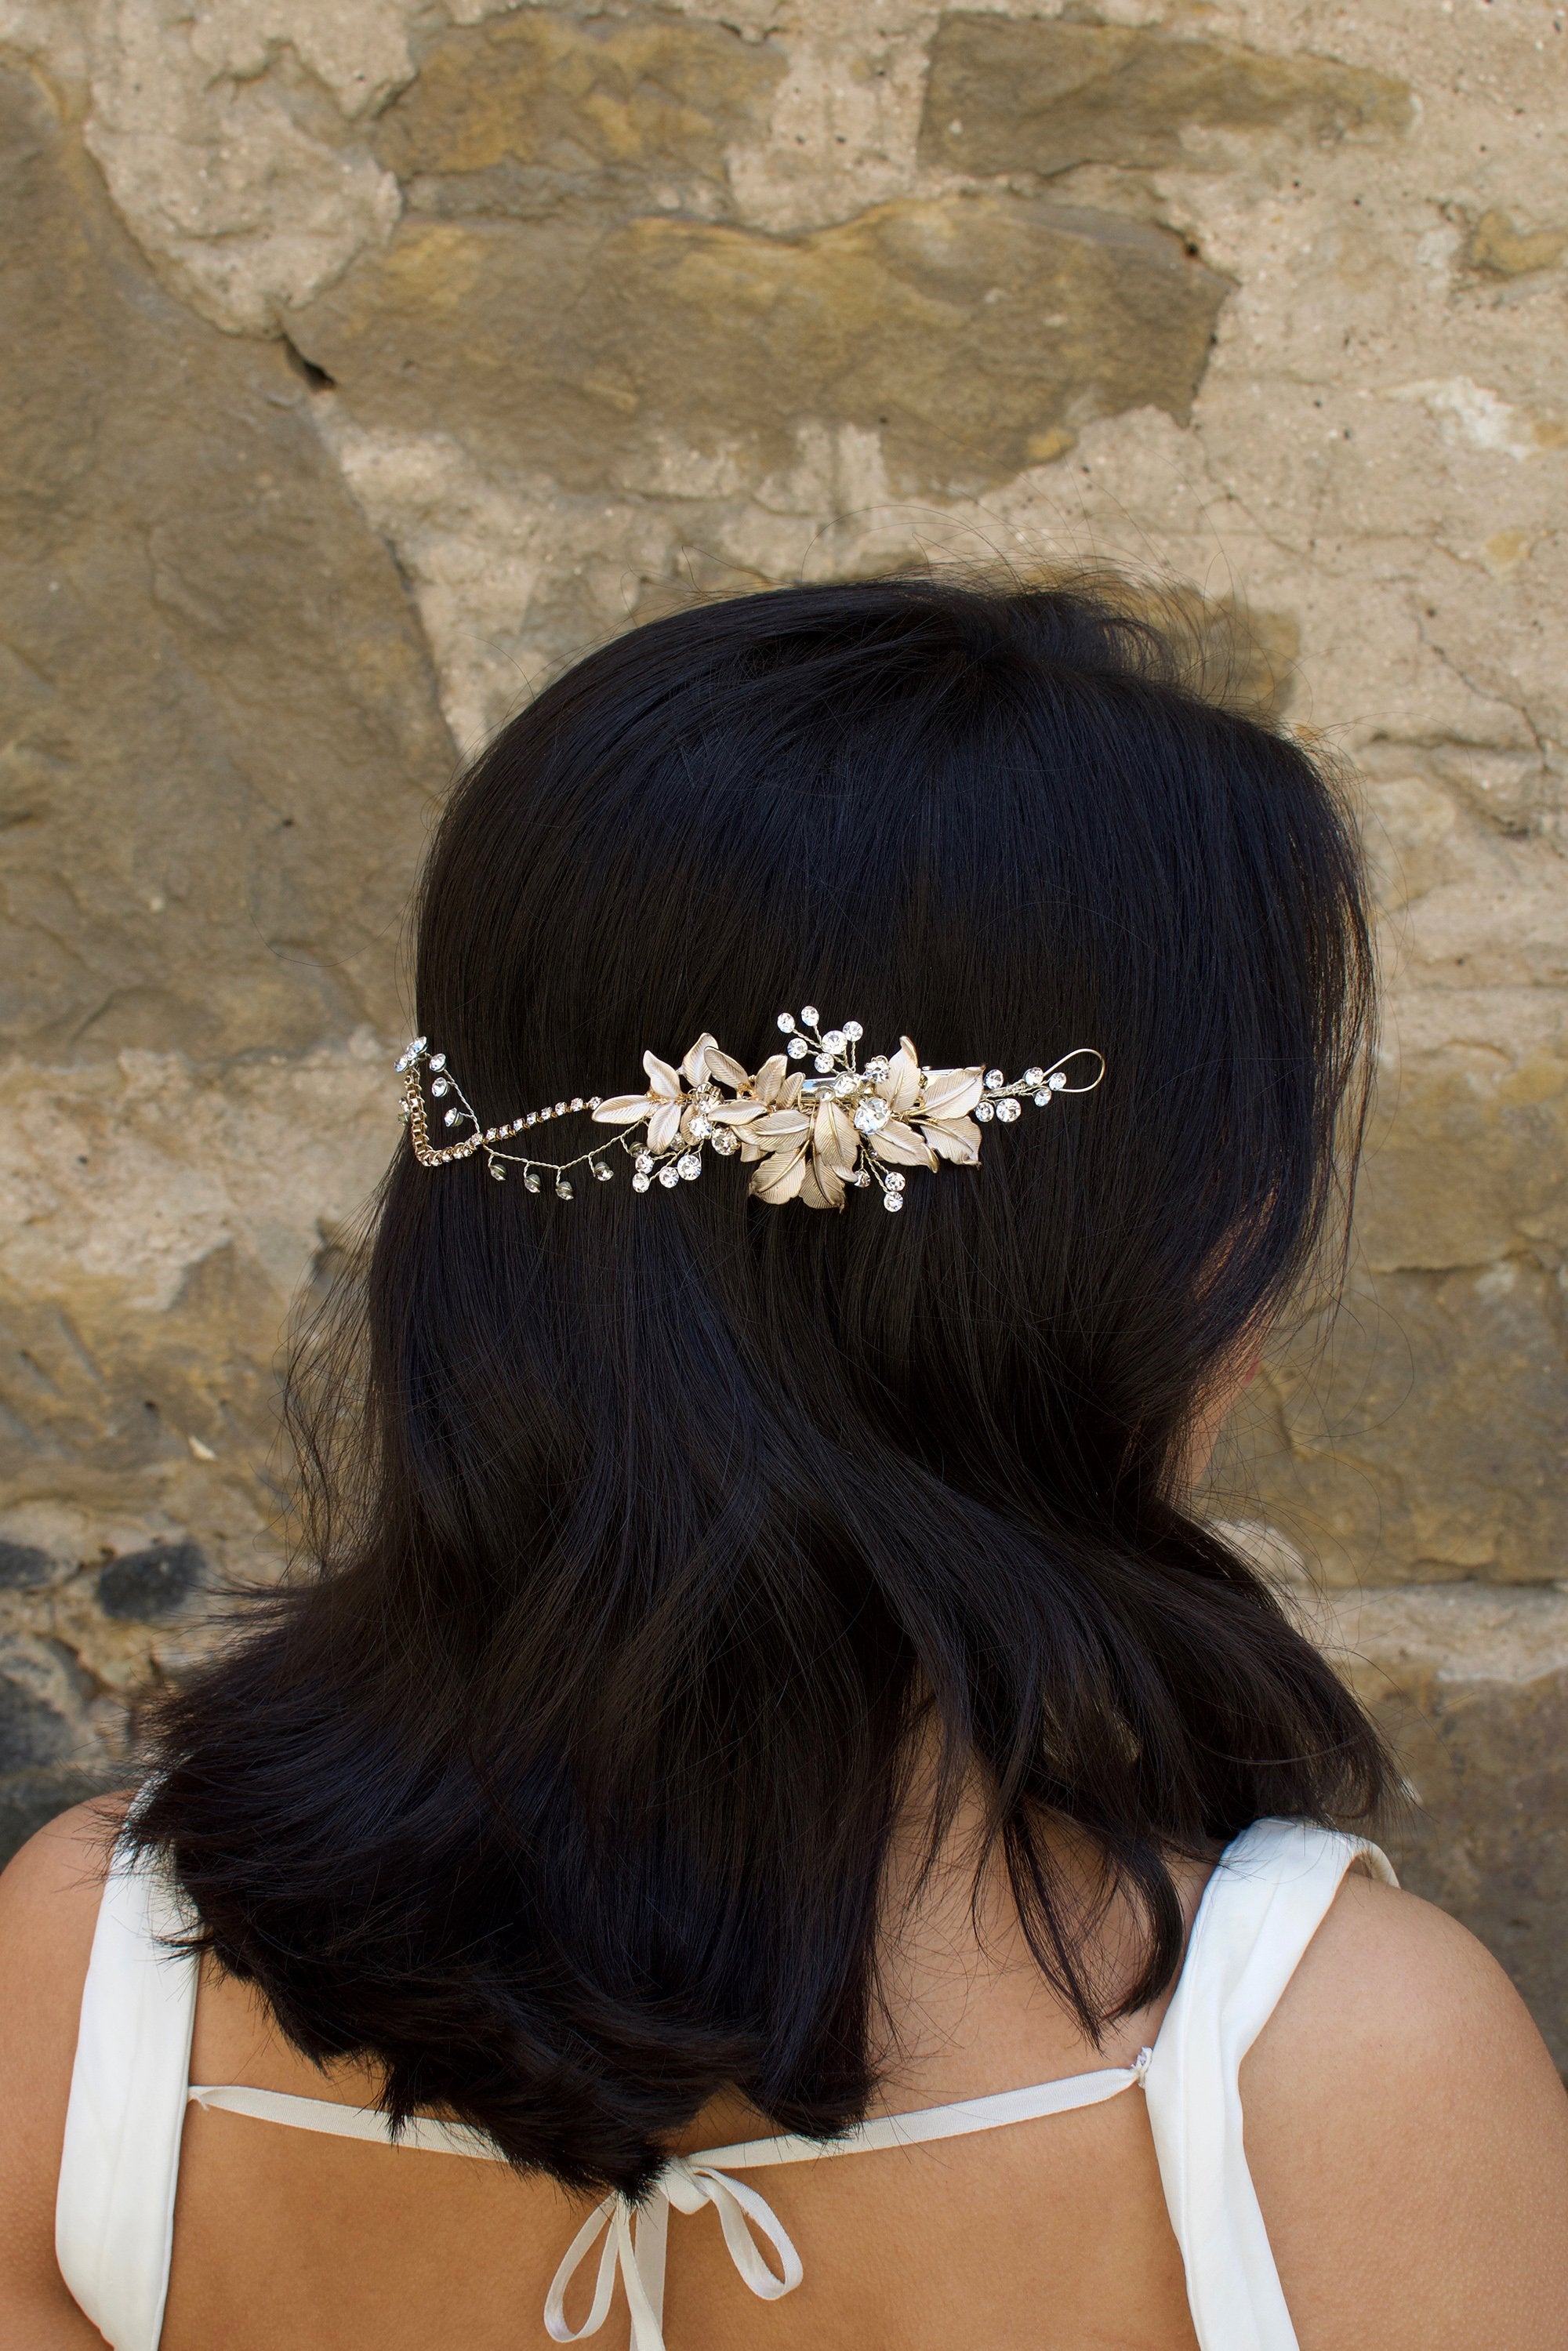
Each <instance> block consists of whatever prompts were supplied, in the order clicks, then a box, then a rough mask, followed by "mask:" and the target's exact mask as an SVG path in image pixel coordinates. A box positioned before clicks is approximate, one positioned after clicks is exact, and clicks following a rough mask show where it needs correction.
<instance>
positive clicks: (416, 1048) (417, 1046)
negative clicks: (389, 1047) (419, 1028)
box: [408, 1037, 430, 1057]
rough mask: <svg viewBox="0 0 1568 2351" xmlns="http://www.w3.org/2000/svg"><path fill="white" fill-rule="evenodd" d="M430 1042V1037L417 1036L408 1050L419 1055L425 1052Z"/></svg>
mask: <svg viewBox="0 0 1568 2351" xmlns="http://www.w3.org/2000/svg"><path fill="white" fill-rule="evenodd" d="M429 1042H430V1040H429V1038H428V1037H416V1038H415V1039H414V1040H413V1044H412V1045H411V1046H410V1047H409V1049H408V1050H409V1051H410V1052H411V1053H413V1054H414V1055H415V1056H416V1057H417V1056H418V1055H419V1054H421V1053H423V1050H424V1049H425V1047H426V1046H427V1045H428V1044H429Z"/></svg>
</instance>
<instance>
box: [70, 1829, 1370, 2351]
mask: <svg viewBox="0 0 1568 2351" xmlns="http://www.w3.org/2000/svg"><path fill="white" fill-rule="evenodd" d="M1358 1857H1359V1858H1361V1859H1363V1860H1364V1862H1365V1863H1366V1864H1367V1865H1368V1866H1370V1867H1371V1869H1372V1870H1373V1871H1374V1872H1375V1875H1377V1876H1380V1877H1383V1878H1385V1879H1386V1880H1387V1881H1388V1882H1389V1883H1390V1884H1391V1885H1392V1884H1393V1883H1394V1873H1393V1871H1392V1870H1391V1869H1390V1867H1389V1865H1388V1863H1387V1862H1386V1860H1385V1858H1384V1856H1383V1855H1382V1854H1381V1853H1380V1852H1379V1851H1378V1850H1377V1848H1376V1846H1375V1845H1369V1844H1364V1842H1362V1840H1360V1839H1359V1838H1355V1837H1348V1836H1340V1835H1335V1834H1332V1833H1331V1832H1330V1831H1328V1830H1326V1829H1316V1828H1308V1827H1304V1826H1302V1825H1301V1823H1294V1822H1288V1821H1258V1822H1255V1823H1254V1824H1253V1825H1252V1827H1250V1828H1249V1829H1247V1830H1246V1831H1244V1832H1243V1834H1241V1835H1240V1836H1239V1837H1238V1838H1237V1839H1236V1840H1235V1842H1234V1843H1233V1844H1230V1845H1229V1846H1228V1848H1227V1850H1226V1852H1225V1854H1224V1855H1223V1856H1222V1858H1221V1860H1220V1863H1219V1865H1218V1868H1217V1869H1216V1870H1215V1872H1214V1875H1213V1876H1212V1877H1211V1878H1210V1879H1209V1882H1208V1884H1207V1886H1206V1888H1205V1890H1204V1895H1203V1899H1202V1902H1201V1903H1200V1905H1199V1907H1198V1912H1197V1920H1196V1922H1195V1924H1194V1927H1193V1932H1192V1936H1191V1939H1190V1941H1189V1944H1188V1947H1187V1954H1186V1961H1185V1963H1184V1965H1183V1968H1182V1971H1181V1975H1180V1978H1179V1980H1178V1981H1177V1984H1176V1993H1175V1996H1174V1997H1173V1999H1172V2001H1171V2004H1170V2006H1169V2008H1168V2009H1167V2010H1166V2017H1165V2022H1164V2023H1163V2024H1162V2025H1161V2027H1160V2032H1159V2035H1158V2038H1157V2039H1156V2041H1155V2045H1154V2047H1153V2049H1152V2050H1145V2051H1144V2052H1142V2053H1141V2054H1140V2056H1139V2057H1138V2059H1137V2062H1136V2063H1135V2064H1133V2065H1131V2066H1118V2067H1114V2068H1108V2069H1106V2070H1104V2071H1102V2072H1099V2073H1093V2074H1073V2075H1071V2077H1069V2078H1068V2079H1066V2080H1063V2081H1056V2082H1045V2083H1041V2084H1040V2085H1038V2086H1036V2087H1034V2088H1030V2089H1023V2090H1004V2091H1002V2092H1001V2093H1000V2094H999V2095H997V2096H995V2097H987V2098H974V2099H969V2100H967V2101H966V2102H964V2103H962V2104H959V2105H947V2106H931V2107H927V2108H925V2110H924V2111H922V2112H920V2113H917V2114H906V2115H896V2116H888V2117H885V2118H883V2119H882V2120H879V2121H876V2122H872V2123H867V2124H865V2125H864V2126H862V2128H861V2129H860V2130H858V2131H855V2132H852V2134H851V2135H850V2136H849V2137H846V2138H842V2139H837V2140H833V2141H831V2142H830V2143H828V2144H827V2145H825V2146H824V2145H823V2144H821V2142H820V2141H817V2140H813V2139H805V2138H795V2137H780V2138H764V2139H752V2140H749V2141H747V2142H745V2143H744V2144H742V2145H740V2146H737V2147H711V2148H707V2149H706V2150H704V2151H703V2152H702V2153H701V2154H697V2155H690V2156H683V2157H680V2158H675V2159H674V2160H673V2161H672V2162H670V2163H669V2164H668V2165H666V2167H665V2168H664V2171H663V2172H662V2173H661V2175H660V2178H659V2181H658V2184H657V2186H656V2188H655V2189H654V2190H653V2193H652V2195H651V2196H650V2197H649V2198H648V2199H647V2200H646V2201H645V2203H644V2204H643V2207H642V2208H641V2210H636V2209H635V2208H633V2207H632V2206H631V2205H629V2204H628V2203H627V2202H626V2200H625V2199H624V2198H622V2197H620V2196H613V2195H612V2196H607V2197H606V2198H605V2199H604V2200H603V2202H602V2203H601V2205H599V2207H598V2208H597V2210H595V2211H594V2212H592V2213H591V2215H590V2216H589V2218H588V2220H586V2221H585V2222H584V2223H583V2226H582V2228H581V2229H580V2231H579V2232H578V2234H577V2236H576V2238H575V2239H574V2240H573V2241H572V2242H571V2244H570V2246H568V2248H567V2249H566V2252H565V2253H564V2254H563V2256H562V2259H561V2263H560V2267H559V2270H558V2271H557V2273H556V2277H555V2282H554V2283H553V2285H552V2286H551V2288H550V2291H549V2298H548V2300H547V2302H546V2305H545V2325H546V2328H547V2330H548V2332H549V2335H551V2337H552V2338H553V2339H554V2340H555V2341H556V2342H558V2343H575V2342H580V2340H581V2339H582V2338H583V2337H584V2336H585V2335H593V2334H597V2332H598V2331H599V2329H600V2328H601V2326H602V2325H603V2324H604V2321H605V2319H606V2317H607V2316H608V2314H609V2311H610V2305H611V2298H612V2294H613V2292H614V2286H615V2281H616V2276H617V2273H619V2275H620V2277H621V2280H622V2284H623V2286H624V2289H625V2293H626V2297H627V2302H628V2304H629V2307H630V2310H631V2314H632V2337H631V2351H664V2335H663V2331H662V2315H661V2314H662V2310H663V2304H664V2258H665V2248H666V2242H667V2235H668V2227H669V2216H670V2213H671V2210H675V2211H678V2212H685V2213H693V2212H699V2211H700V2210H702V2208H703V2206H704V2205H705V2204H711V2205H712V2206H713V2208H714V2210H715V2211H716V2214H717V2217H718V2220H719V2222H720V2225H721V2227H722V2229H723V2231H724V2240H725V2242H726V2244H727V2246H728V2248H729V2251H730V2254H731V2257H732V2258H733V2260H734V2262H735V2264H736V2267H737V2271H738V2272H739V2273H740V2275H741V2277H742V2278H743V2279H744V2281H745V2283H747V2285H748V2286H749V2287H750V2288H751V2290H752V2292H753V2293H754V2294H758V2295H760V2296H761V2297H762V2298H763V2299H764V2300H765V2301H773V2300H776V2299H777V2298H778V2296H779V2295H780V2294H788V2293H789V2292H790V2291H791V2289H792V2288H793V2287H795V2286H796V2285H798V2284H799V2283H800V2278H801V2274H802V2266H801V2260H800V2254H799V2253H798V2252H797V2251H796V2249H795V2247H794V2245H793V2244H792V2243H791V2242H790V2241H789V2237H788V2235H787V2234H786V2233H785V2231H784V2229H783V2227H782V2225H781V2223H780V2222H779V2219H778V2217H777V2215H776V2214H775V2213H774V2211H773V2210H772V2208H771V2207H770V2206H769V2205H768V2202H767V2200H766V2199H765V2198H764V2197H763V2196H762V2195H761V2194H760V2193H759V2192H758V2189H755V2188H754V2187H752V2186H751V2185H750V2184H749V2182H748V2181H747V2179H742V2178H737V2176H736V2175H737V2174H739V2173H748V2172H753V2171H759V2170H763V2169H765V2168H768V2166H770V2165H773V2164H779V2163H796V2162H801V2161H804V2160H806V2159H807V2158H810V2159H812V2160H815V2161H818V2162H820V2161H821V2159H822V2158H823V2157H824V2156H840V2155H843V2156H848V2155H853V2154H856V2153H857V2152H863V2151H868V2150H870V2149H872V2148H876V2147H897V2146H909V2145H913V2144H914V2143H915V2142H916V2141H918V2140H921V2139H933V2138H949V2137H959V2136H962V2135H963V2134H965V2133H967V2132H970V2131H980V2130H996V2129H1000V2128H1002V2127H1005V2126H1007V2125H1008V2124H1010V2123H1020V2122H1028V2121H1031V2120H1033V2119H1035V2118H1036V2117H1038V2116H1044V2115H1051V2114H1061V2113H1065V2112H1066V2111H1068V2110H1069V2109H1070V2108H1071V2107H1074V2106H1086V2105H1097V2104H1098V2103H1100V2102H1101V2101H1102V2100H1103V2099H1106V2098H1112V2097H1116V2096H1118V2095H1120V2094H1121V2093H1122V2092H1123V2091H1125V2090H1131V2089H1136V2088H1141V2089H1142V2091H1143V2094H1144V2096H1145V2098H1146V2099H1147V2101H1148V2108H1149V2121H1150V2125H1151V2127H1152V2129H1153V2132H1154V2140H1155V2152H1156V2154H1157V2156H1158V2158H1159V2167H1160V2179H1161V2181H1162V2183H1163V2185H1164V2188H1165V2194H1166V2206H1167V2208H1168V2210H1169V2212H1170V2218H1171V2226H1172V2228H1173V2229H1174V2231H1175V2232H1176V2242H1177V2243H1178V2245H1179V2246H1180V2248H1181V2254H1182V2260H1183V2262H1184V2263H1185V2264H1186V2290H1187V2300H1188V2302H1189V2304H1190V2305H1191V2310H1192V2322H1193V2328H1194V2331H1195V2333H1196V2334H1197V2340H1198V2343H1199V2345H1200V2346H1201V2351H1297V2345H1296V2335H1295V2329H1294V2328H1293V2326H1292V2325H1291V2316H1290V2313H1289V2311H1288V2310H1287V2309H1286V2307H1285V2298H1284V2295H1283V2294H1282V2293H1281V2287H1280V2279H1279V2273H1278V2272H1277V2271H1276V2269H1275V2266H1274V2258H1273V2254H1272V2253H1271V2252H1270V2246H1269V2238H1268V2232H1267V2231H1266V2230H1265V2228H1264V2225H1263V2215H1262V2213H1261V2211H1260V2209H1259V2204H1258V2198H1257V2195H1256V2193H1255V2192H1254V2189H1253V2186H1252V2180H1251V2176H1250V2174H1249V2171H1248V2168H1247V2156H1246V2151H1245V2148H1244V2147H1243V2144H1242V2135H1241V2095H1240V2090H1239V2072H1240V2066H1241V2061H1242V2059H1243V2058H1244V2057H1245V2055H1246V2054H1247V2052H1248V2050H1249V2048H1250V2047H1251V2046H1252V2043H1253V2042H1254V2041H1255V2040H1256V2039H1257V2037H1258V2035H1259V2033H1260V2032H1261V2031H1262V2028H1263V2026H1264V2025H1265V2024H1266V2023H1267V2022H1268V2020H1269V2018H1270V2015H1271V2014H1272V2013H1273V2011H1274V2007H1275V2004H1276V2003H1277V2001H1279V1999H1280V1996H1281V1993H1282V1992H1283V1991H1284V1989H1285V1986H1286V1985H1287V1984H1288V1983H1289V1981H1290V1980H1291V1975H1292V1974H1293V1973H1294V1971H1295V1968H1296V1964H1297V1962H1298V1960H1299V1959H1301V1954H1302V1952H1303V1951H1304V1950H1305V1949H1306V1948H1307V1945H1308V1944H1309V1943H1310V1942H1311V1940H1312V1937H1313V1935H1314V1934H1315V1933H1316V1932H1317V1929H1318V1928H1319V1926H1320V1925H1321V1924H1322V1919H1323V1917H1325V1915H1326V1914H1327V1911H1328V1908H1329V1905H1330V1904H1331V1903H1332V1902H1333V1898H1334V1896H1335V1894H1336V1893H1337V1891H1338V1889H1339V1884H1340V1880H1341V1879H1342V1878H1343V1876H1344V1873H1345V1871H1346V1870H1347V1869H1348V1868H1349V1867H1350V1865H1351V1864H1352V1863H1353V1862H1354V1861H1355V1860H1356V1859H1357V1858H1358ZM180 1923H181V1914H180V1912H179V1909H178V1907H177V1905H176V1903H175V1900H174V1897H173V1895H172V1890H171V1888H170V1887H169V1886H168V1885H167V1883H166V1882H165V1881H164V1879H163V1878H162V1876H160V1875H159V1874H158V1873H157V1872H156V1871H154V1870H151V1869H148V1868H145V1867H126V1866H123V1865H121V1864H120V1863H119V1862H118V1861H117V1863H116V1865H115V1866H114V1868H113V1869H112V1870H111V1872H110V1876H109V1878H108V1880H107V1881H106V1884H105V1887H104V1893H103V1899H102V1904H101V1907H100V1908H99V1920H98V1929H97V1933H96V1935H95V1937H94V1938H93V1947H92V1958H91V1961H90V1963H89V1968H88V1973H87V1980H86V1983H85V1985H84V1987H83V1991H82V2006H81V2023H80V2028H79V2031H78V2037H77V2051H76V2063H75V2066H74V2069H73V2071H72V2074H71V2090H70V2104H69V2107H68V2112H67V2116H66V2134H65V2146H64V2149H63V2152H62V2155H61V2158H60V2178H59V2189H58V2194H57V2201H56V2213H55V2246H56V2253H57V2259H58V2262H59V2266H60V2273H61V2274H62V2276H63V2277H64V2279H65V2281H66V2283H67V2285H68V2287H69V2288H70V2291H71V2293H72V2294H73V2295H74V2296H75V2298H76V2300H77V2301H78V2304H80V2305H81V2308H82V2309H83V2310H84V2311H85V2312H86V2314H87V2315H88V2316H89V2318H90V2319H91V2320H92V2322H93V2324H94V2325H95V2326H97V2327H98V2329H99V2333H100V2334H101V2335H103V2336H104V2338H105V2340H106V2341H107V2342H108V2343H110V2344H111V2345H112V2346H115V2351H158V2339H159V2336H160V2335H161V2334H162V2325H163V2304H164V2300H165V2297H166V2295H167V2293H168V2286H169V2264H170V2258H171V2253H172V2242H173V2230H174V2190H175V2185H176V2182H177V2180H178V2177H179V2168H180V2138H181V2132H182V2128H183V2123H184V2116H185V2108H186V2105H188V2104H189V2103H191V2102H192V2101H194V2102H195V2103H196V2104H197V2105H204V2106H209V2107H221V2108H224V2109H225V2110H227V2111H228V2112H230V2113H235V2114H246V2115H253V2116H258V2117H260V2118H261V2119H263V2120H266V2121H270V2122H276V2123H286V2124H289V2125H292V2126H296V2127H298V2128H302V2129H306V2130H319V2131H326V2132H330V2133H333V2134H335V2135H336V2136H338V2137H350V2138H366V2139H377V2140H382V2141H384V2140H385V2139H386V2138H387V2137H388V2130H387V2123H386V2117H385V2116H383V2115H382V2114H381V2113H379V2112H376V2111H374V2110H370V2111H367V2110H363V2109H361V2108H358V2107H353V2106H340V2105H333V2104H332V2103H331V2102H330V2101H329V2100H327V2099H321V2098H297V2097H291V2096H286V2095H283V2094H282V2093H281V2092H278V2091H273V2090H253V2089H245V2088H241V2087H237V2086H232V2087H222V2088H219V2087H211V2086H204V2085H193V2084H192V2082H191V2080H190V2056H191V2032H192V2027H193V2023H194V2021H195V2010H196V1973H197V1969H196V1962H195V1960H194V1959H190V1958H188V1957H186V1956H184V1955H183V1954H180V1953H171V1952H170V1951H169V1950H168V1949H165V1948H163V1947H162V1943H161V1939H160V1938H162V1937H165V1936H168V1935H170V1934H172V1933H173V1932H175V1931H177V1930H178V1928H179V1926H180ZM397 2144H398V2145H399V2146H401V2147H405V2148H408V2149H410V2150H411V2151H413V2152H417V2151H419V2150H421V2149H424V2150H436V2151H439V2152H442V2153H446V2154H454V2153H456V2154H462V2155H467V2156H472V2157H476V2158H484V2159H488V2160H490V2161H498V2160H499V2159H500V2158H498V2157H497V2154H496V2150H495V2149H494V2148H493V2147H491V2145H490V2143H489V2141H488V2140H487V2139H486V2138H484V2137H482V2136H481V2135H479V2134H478V2133H476V2132H474V2131H467V2130H463V2129H460V2128H457V2127H455V2126H449V2125H446V2124H444V2123H437V2122H430V2121H419V2120H416V2121H413V2122H412V2123H410V2124H409V2125H408V2126H406V2128H405V2129H404V2131H403V2133H402V2137H400V2138H399V2140H398V2142H397ZM601 2239H602V2243H601V2245H600V2255H599V2265H598V2277H597V2281H596V2285H595V2292H594V2295H593V2301H592V2304H591V2308H590V2310H589V2314H588V2316H587V2318H586V2319H585V2321H584V2322H583V2324H582V2325H580V2327H578V2328H576V2329H575V2330H573V2329H570V2328H569V2327H568V2325H567V2322H566V2316H565V2310H564V2297H565V2294H566V2290H567V2287H568V2286H569V2284H570V2281H571V2278H572V2276H573V2275H574V2273H575V2272H576V2271H577V2269H578V2268H579V2266H580V2263H581V2262H583V2261H585V2260H586V2259H587V2258H588V2257H589V2255H590V2254H591V2252H592V2251H593V2248H594V2246H595V2244H596V2243H600V2241H601ZM759 2240H760V2241H759ZM764 2245H766V2246H767V2247H768V2248H769V2249H770V2251H771V2252H772V2255H773V2257H774V2259H773V2261H772V2262H769V2260H768V2257H767V2255H766V2254H765V2252H764V2251H763V2247H764ZM775 2264H776V2265H775Z"/></svg>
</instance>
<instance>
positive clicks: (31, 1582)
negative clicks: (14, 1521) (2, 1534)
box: [0, 1538, 56, 1592]
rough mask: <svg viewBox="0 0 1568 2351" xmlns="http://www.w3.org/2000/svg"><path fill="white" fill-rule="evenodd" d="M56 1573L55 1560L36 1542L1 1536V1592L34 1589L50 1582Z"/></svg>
mask: <svg viewBox="0 0 1568 2351" xmlns="http://www.w3.org/2000/svg"><path fill="white" fill-rule="evenodd" d="M55 1573H56V1567H55V1562H54V1561H53V1560H52V1559H51V1558H50V1557H49V1554H48V1552H47V1551H40V1550H39V1549H38V1547H37V1544H36V1543H25V1542H10V1541H6V1540H5V1539H4V1538H0V1592H14V1591H17V1590H21V1591H27V1590H29V1589H34V1588H36V1587H37V1586H38V1585H40V1584H46V1583H49V1582H50V1581H51V1579H52V1578H53V1576H54V1574H55Z"/></svg>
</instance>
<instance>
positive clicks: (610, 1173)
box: [588, 1159, 615, 1184]
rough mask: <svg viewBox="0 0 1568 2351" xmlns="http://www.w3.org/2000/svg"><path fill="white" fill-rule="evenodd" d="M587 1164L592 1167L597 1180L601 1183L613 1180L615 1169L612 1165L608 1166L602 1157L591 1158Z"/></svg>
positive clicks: (608, 1182) (609, 1182) (610, 1182)
mask: <svg viewBox="0 0 1568 2351" xmlns="http://www.w3.org/2000/svg"><path fill="white" fill-rule="evenodd" d="M588 1164H589V1165H590V1166H591V1168H592V1170H593V1172H594V1174H595V1175H597V1176H598V1178H599V1181H600V1182H601V1184H612V1183H613V1182H614V1180H615V1170H614V1168H613V1167H611V1166H609V1165H607V1164H606V1163H605V1161H603V1160H602V1159H591V1160H590V1161H589V1163H588Z"/></svg>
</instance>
